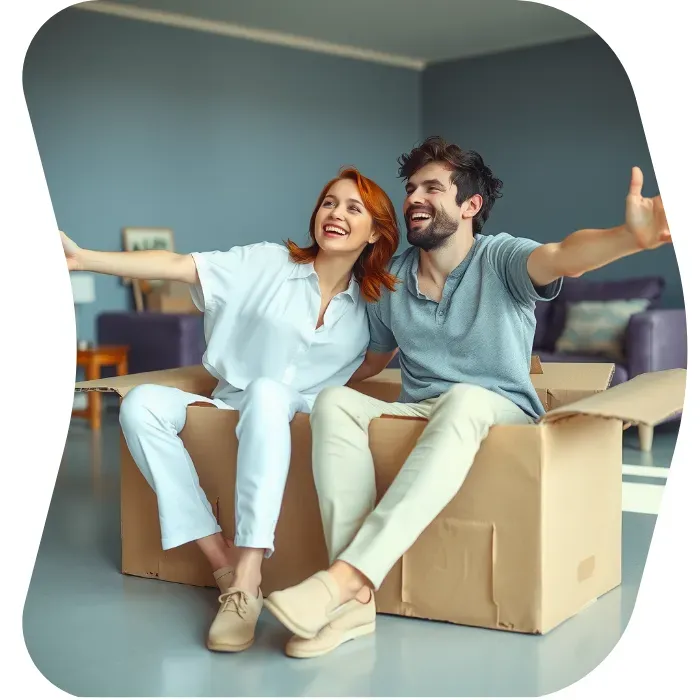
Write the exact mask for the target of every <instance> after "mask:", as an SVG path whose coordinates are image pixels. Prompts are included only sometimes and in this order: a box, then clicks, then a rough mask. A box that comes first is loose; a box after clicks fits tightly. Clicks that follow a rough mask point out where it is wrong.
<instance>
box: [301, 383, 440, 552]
mask: <svg viewBox="0 0 700 700" xmlns="http://www.w3.org/2000/svg"><path fill="white" fill-rule="evenodd" d="M430 410H431V402H427V403H425V404H401V403H386V402H384V401H379V400H377V399H374V398H372V397H370V396H366V395H365V394H362V393H360V392H358V391H355V390H353V389H350V388H348V387H334V388H332V389H326V390H325V391H323V392H322V393H321V394H320V395H319V397H318V398H317V399H316V403H315V405H314V409H313V411H312V413H311V430H312V433H313V444H312V466H313V473H314V482H315V484H316V491H317V493H318V500H319V506H320V509H321V520H322V522H323V532H324V535H325V538H326V547H327V549H328V557H329V560H330V561H331V562H333V561H335V560H336V558H337V557H338V555H339V554H340V553H341V552H342V551H344V550H345V549H346V547H348V545H349V544H350V543H351V542H352V540H353V538H354V537H355V535H356V534H357V532H358V531H359V529H360V527H361V526H362V523H363V522H364V521H365V518H367V516H368V515H369V514H370V513H371V512H372V511H373V510H374V507H375V505H376V498H377V490H376V479H375V472H374V460H373V458H372V453H371V452H370V449H369V425H370V423H371V422H372V420H373V419H374V418H378V417H379V416H381V415H394V416H404V417H419V418H427V417H428V416H429V415H430Z"/></svg>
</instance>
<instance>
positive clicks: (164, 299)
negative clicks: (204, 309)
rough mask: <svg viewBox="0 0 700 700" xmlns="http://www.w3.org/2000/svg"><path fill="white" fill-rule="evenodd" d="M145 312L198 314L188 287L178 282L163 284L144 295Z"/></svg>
mask: <svg viewBox="0 0 700 700" xmlns="http://www.w3.org/2000/svg"><path fill="white" fill-rule="evenodd" d="M145 298H146V310H147V311H159V312H160V313H164V314H198V313H201V312H200V311H199V309H198V308H197V307H196V306H195V305H194V302H193V301H192V297H191V295H190V291H189V286H188V285H187V284H184V283H180V282H164V283H163V284H161V285H158V286H157V287H154V288H153V289H152V290H151V291H149V292H148V293H147V294H146V295H145Z"/></svg>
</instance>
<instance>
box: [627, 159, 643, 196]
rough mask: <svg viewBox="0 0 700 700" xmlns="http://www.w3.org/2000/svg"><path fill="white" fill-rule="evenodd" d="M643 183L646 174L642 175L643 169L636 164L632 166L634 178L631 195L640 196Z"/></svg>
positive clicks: (631, 184)
mask: <svg viewBox="0 0 700 700" xmlns="http://www.w3.org/2000/svg"><path fill="white" fill-rule="evenodd" d="M643 184H644V176H643V175H642V171H641V170H640V169H639V168H638V167H637V166H636V165H635V166H634V168H632V178H631V180H630V191H629V194H630V196H632V197H640V196H641V194H642V185H643Z"/></svg>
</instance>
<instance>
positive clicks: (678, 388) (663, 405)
mask: <svg viewBox="0 0 700 700" xmlns="http://www.w3.org/2000/svg"><path fill="white" fill-rule="evenodd" d="M546 371H547V370H546V368H545V374H546ZM685 377H686V370H685V369H668V370H663V371H661V372H647V373H646V374H640V375H638V376H636V377H634V378H633V379H630V380H629V381H626V382H623V383H622V384H618V385H617V386H615V387H613V388H612V389H608V390H606V391H601V392H600V393H597V394H592V395H591V396H587V397H586V398H584V399H581V400H580V401H575V402H574V403H571V404H569V405H567V406H562V407H560V408H556V409H553V410H551V411H548V412H547V413H545V415H544V416H542V417H541V418H540V423H553V422H555V421H557V420H561V419H562V418H568V417H571V416H575V415H590V416H601V417H605V418H619V419H621V420H623V421H625V422H627V423H635V424H640V423H641V424H643V425H656V424H657V423H660V422H661V421H663V420H665V419H666V418H669V417H671V416H673V415H675V414H677V413H679V412H680V411H681V410H682V408H683V400H684V399H685Z"/></svg>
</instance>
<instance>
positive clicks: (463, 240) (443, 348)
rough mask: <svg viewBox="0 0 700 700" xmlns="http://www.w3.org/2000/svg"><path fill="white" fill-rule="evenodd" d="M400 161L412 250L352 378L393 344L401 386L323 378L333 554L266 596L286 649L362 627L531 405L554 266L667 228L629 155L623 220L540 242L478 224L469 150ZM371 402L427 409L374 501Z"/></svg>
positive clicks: (484, 184)
mask: <svg viewBox="0 0 700 700" xmlns="http://www.w3.org/2000/svg"><path fill="white" fill-rule="evenodd" d="M399 163H400V170H399V174H400V176H401V177H402V178H403V179H404V180H405V181H406V199H405V201H404V206H403V212H404V216H405V220H406V227H407V232H408V241H409V243H410V244H411V246H412V247H411V248H409V249H408V250H407V251H405V252H404V253H402V254H400V255H398V256H396V257H395V258H394V259H393V260H392V262H391V264H390V271H391V273H393V274H394V275H396V276H397V277H398V279H399V280H400V284H399V286H398V288H397V290H396V291H395V292H394V293H392V294H385V295H382V297H381V299H380V301H379V302H378V303H376V304H373V305H372V306H371V307H370V310H369V316H370V332H371V340H370V345H369V351H368V354H367V357H366V359H365V362H364V363H363V365H362V366H361V367H360V368H359V369H358V371H357V372H356V374H355V375H354V377H353V380H354V381H357V380H362V379H365V378H367V377H370V376H373V375H375V374H377V373H378V372H380V371H381V370H382V369H384V367H386V365H387V364H388V362H389V360H390V359H391V357H392V356H393V355H394V353H395V351H396V349H397V347H398V348H400V350H401V355H400V365H401V376H402V385H403V386H402V392H401V396H400V398H399V401H398V402H396V403H385V402H382V401H378V400H376V399H373V398H370V397H368V396H365V395H363V394H361V393H359V392H357V391H354V390H352V389H350V388H348V387H334V388H331V389H328V390H326V391H324V392H322V393H321V394H320V396H319V397H318V399H317V402H316V405H315V407H314V410H313V412H312V415H311V425H312V430H313V436H314V441H313V471H314V479H315V482H316V488H317V491H318V496H319V503H320V507H321V515H322V520H323V528H324V532H325V537H326V544H327V547H328V553H329V557H330V561H331V562H332V564H331V567H330V569H329V570H328V571H323V572H319V573H317V574H315V575H314V576H312V577H311V578H309V579H307V580H306V581H304V582H302V583H300V584H299V585H297V586H294V587H292V588H288V589H286V590H284V591H279V592H275V593H272V594H271V595H270V597H269V599H268V600H267V601H266V606H267V607H268V609H269V610H270V611H271V612H272V613H273V614H274V615H275V616H276V617H277V618H278V619H279V620H280V621H281V622H282V623H283V624H284V625H285V626H286V627H287V628H288V629H289V630H291V631H292V632H293V633H294V634H295V635H296V636H295V637H293V638H292V639H291V640H290V642H289V643H288V645H287V653H288V654H289V655H291V656H297V657H310V656H319V655H321V654H324V653H327V652H328V651H331V650H332V649H334V648H336V647H337V646H339V645H340V644H342V643H343V642H345V641H347V640H349V639H353V638H355V637H358V636H361V635H363V634H370V633H371V632H373V631H374V626H375V617H376V608H375V602H374V591H375V590H377V589H378V588H379V586H380V585H381V583H382V581H383V580H384V578H385V576H386V575H387V573H388V572H389V570H390V569H391V568H392V566H393V565H394V564H395V563H396V562H397V561H398V560H399V559H400V558H401V556H402V555H403V554H404V553H405V552H406V551H407V550H408V549H409V547H410V546H411V545H412V544H413V543H414V542H415V540H416V539H417V538H418V536H419V535H420V534H421V533H422V532H423V530H424V529H425V528H426V527H427V526H428V525H429V524H430V523H431V522H432V521H433V519H434V518H435V517H436V516H437V515H438V514H439V513H440V511H441V510H442V509H443V508H444V507H445V506H446V505H447V504H448V503H449V502H450V500H451V499H452V498H453V497H454V496H455V494H456V493H457V491H458V490H459V488H460V487H461V486H462V484H463V482H464V479H465V478H466V476H467V474H468V472H469V469H470V467H471V464H472V462H473V460H474V457H475V455H476V453H477V452H478V450H479V447H480V445H481V442H482V441H483V440H484V438H485V437H486V436H487V434H488V432H489V429H490V428H491V426H493V425H497V424H527V423H531V422H534V421H536V420H537V418H538V417H539V416H540V415H542V413H543V412H544V409H543V406H542V404H541V403H540V401H539V399H538V397H537V394H536V393H535V390H534V388H533V386H532V381H531V379H530V374H529V371H530V356H531V352H532V342H533V338H534V332H535V316H534V309H535V302H536V301H539V300H551V299H553V298H555V297H556V296H557V295H558V294H559V291H560V289H561V285H562V279H563V278H564V277H578V276H580V275H582V274H583V273H585V272H588V271H589V270H594V269H596V268H600V267H602V266H604V265H606V264H608V263H610V262H612V261H614V260H617V259H619V258H621V257H624V256H627V255H631V254H633V253H636V252H638V251H641V250H648V249H652V248H657V247H658V246H661V245H664V244H665V243H668V242H669V241H670V240H671V237H670V233H669V231H668V224H667V221H666V216H665V213H664V209H663V204H662V202H661V199H660V197H655V198H654V199H645V198H643V197H642V182H643V180H642V173H641V171H640V170H639V169H638V168H634V169H633V171H632V179H631V183H630V188H629V194H628V196H627V200H626V207H625V222H624V224H622V225H621V226H617V227H615V228H612V229H603V230H596V229H584V230H580V231H576V232H575V233H572V234H571V235H569V236H568V237H567V238H565V239H564V240H563V241H561V242H560V243H548V244H539V243H536V242H535V241H531V240H528V239H523V238H515V237H512V236H510V235H509V234H507V233H500V234H498V235H494V236H484V235H482V234H481V230H482V228H483V225H484V223H485V221H486V220H487V218H488V216H489V213H490V211H491V208H492V206H493V204H494V202H495V200H496V199H497V198H498V197H500V189H501V185H502V183H501V181H500V180H498V179H496V178H495V177H494V176H493V174H492V172H491V170H490V169H489V168H488V167H487V166H486V165H485V164H484V162H483V160H482V158H481V156H480V155H479V154H477V153H475V152H473V151H466V152H465V151H463V150H461V149H460V148H459V147H458V146H456V145H448V144H447V143H445V142H444V141H443V140H442V139H440V138H437V137H432V138H429V139H427V140H426V141H425V142H424V143H423V144H421V145H420V146H419V147H417V148H415V149H414V150H413V151H411V152H410V153H408V154H405V155H403V156H402V157H401V158H400V159H399ZM380 415H395V416H418V417H421V418H426V419H427V420H428V422H427V425H426V427H425V430H424V431H423V433H422V435H421V437H420V439H419V440H418V442H417V444H416V446H415V448H414V450H413V451H412V453H411V454H410V456H409V457H408V459H407V460H406V462H405V464H404V466H403V467H402V469H401V471H400V472H399V473H398V475H397V476H396V478H395V480H394V482H393V483H392V484H391V486H390V488H389V489H388V490H387V492H386V494H385V496H384V497H383V499H382V500H381V502H380V503H379V504H378V505H377V504H376V503H375V501H376V490H375V472H374V465H373V462H372V455H371V453H370V450H369V445H368V429H369V424H370V422H371V421H372V419H374V418H377V417H379V416H380ZM436 594H437V592H436Z"/></svg>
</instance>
